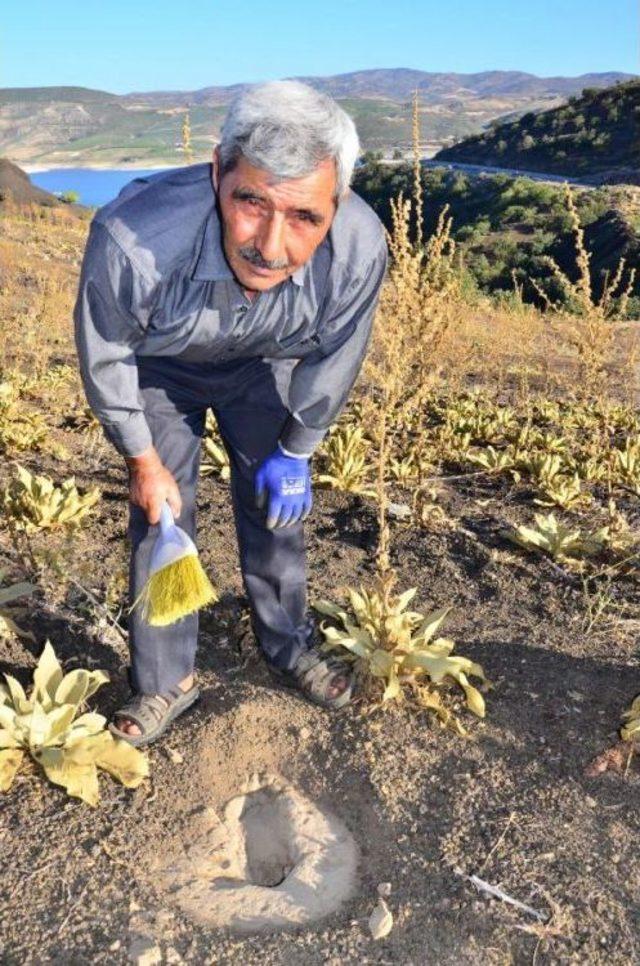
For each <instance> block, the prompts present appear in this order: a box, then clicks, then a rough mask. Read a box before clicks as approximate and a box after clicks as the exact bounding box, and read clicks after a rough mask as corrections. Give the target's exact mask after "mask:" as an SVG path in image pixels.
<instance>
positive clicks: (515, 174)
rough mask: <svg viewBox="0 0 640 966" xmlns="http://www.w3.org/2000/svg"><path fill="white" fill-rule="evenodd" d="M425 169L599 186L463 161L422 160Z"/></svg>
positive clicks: (386, 160) (404, 161) (407, 160)
mask: <svg viewBox="0 0 640 966" xmlns="http://www.w3.org/2000/svg"><path fill="white" fill-rule="evenodd" d="M382 163H383V164H411V158H402V159H401V160H399V159H396V158H383V160H382ZM421 163H422V164H423V165H424V166H425V168H450V169H452V170H455V171H467V172H468V173H469V174H508V175H509V177H511V178H531V179H532V181H543V182H546V183H548V184H564V182H565V181H566V182H567V183H568V184H570V185H573V186H575V187H576V188H585V189H586V190H590V191H593V190H594V189H595V188H597V187H598V185H594V184H588V183H587V182H586V181H579V180H578V179H577V178H568V177H567V176H566V175H564V174H544V173H542V172H540V171H521V170H519V169H517V168H493V167H491V166H490V165H484V164H463V163H462V162H461V161H436V160H435V159H434V158H422V162H421Z"/></svg>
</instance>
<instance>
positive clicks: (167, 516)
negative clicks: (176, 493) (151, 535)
mask: <svg viewBox="0 0 640 966" xmlns="http://www.w3.org/2000/svg"><path fill="white" fill-rule="evenodd" d="M175 525H176V522H175V520H174V519H173V513H172V512H171V507H170V506H169V504H168V503H167V501H166V500H165V501H164V503H163V504H162V508H161V510H160V529H161V531H162V534H163V536H165V537H167V536H169V533H170V532H171V530H172V529H174V528H175Z"/></svg>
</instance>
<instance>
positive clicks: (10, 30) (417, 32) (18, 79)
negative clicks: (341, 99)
mask: <svg viewBox="0 0 640 966" xmlns="http://www.w3.org/2000/svg"><path fill="white" fill-rule="evenodd" d="M5 11H6V12H5V13H4V15H3V16H2V20H1V21H0V24H1V26H0V30H1V33H0V87H30V86H47V85H54V84H55V85H57V84H74V85H75V84H78V85H81V86H84V87H94V88H100V89H102V90H108V91H113V92H114V93H125V92H128V91H134V90H138V91H140V90H160V89H179V90H188V89H194V88H198V87H206V86H208V85H217V84H233V83H237V82H241V81H246V82H256V81H261V80H269V79H272V78H277V77H292V76H299V75H305V74H306V75H321V74H339V73H345V72H347V71H352V70H363V69H367V68H373V67H412V68H416V69H419V70H428V71H456V72H461V73H472V72H476V71H483V70H524V71H529V72H530V73H533V74H539V75H544V76H553V75H558V74H561V75H565V76H568V75H576V74H584V73H587V72H590V71H607V70H617V71H627V72H629V73H640V54H639V36H640V23H639V21H640V14H639V8H638V2H637V0H438V2H437V3H436V2H433V0H382V2H372V0H320V2H315V3H314V2H309V0H297V2H296V3H294V2H292V0H271V2H270V3H269V2H268V0H260V2H256V0H239V2H238V0H235V2H231V3H229V2H227V3H223V2H220V0H218V2H215V0H182V2H172V3H170V4H165V3H163V0H98V2H95V0H84V2H79V0H22V2H16V0H14V2H11V3H7V4H6V5H5Z"/></svg>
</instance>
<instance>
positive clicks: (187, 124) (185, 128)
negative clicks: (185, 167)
mask: <svg viewBox="0 0 640 966" xmlns="http://www.w3.org/2000/svg"><path fill="white" fill-rule="evenodd" d="M181 147H182V153H183V154H184V159H185V161H186V162H187V164H193V147H192V145H191V116H190V114H189V111H186V113H185V115H184V118H183V119H182V144H181Z"/></svg>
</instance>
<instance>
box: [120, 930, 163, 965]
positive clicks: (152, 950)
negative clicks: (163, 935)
mask: <svg viewBox="0 0 640 966" xmlns="http://www.w3.org/2000/svg"><path fill="white" fill-rule="evenodd" d="M128 953H129V962H131V963H135V966H160V964H161V963H162V953H161V951H160V947H159V946H158V945H156V943H154V941H153V939H150V938H149V936H134V937H133V939H132V940H131V942H130V944H129V950H128Z"/></svg>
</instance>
